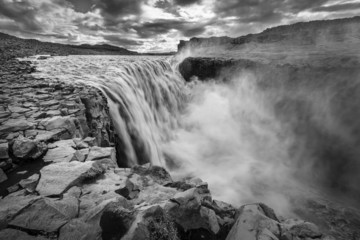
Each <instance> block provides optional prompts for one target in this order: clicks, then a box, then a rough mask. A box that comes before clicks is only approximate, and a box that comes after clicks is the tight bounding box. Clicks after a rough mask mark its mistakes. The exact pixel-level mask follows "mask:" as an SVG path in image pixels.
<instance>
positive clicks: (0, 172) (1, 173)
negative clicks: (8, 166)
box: [0, 168, 8, 183]
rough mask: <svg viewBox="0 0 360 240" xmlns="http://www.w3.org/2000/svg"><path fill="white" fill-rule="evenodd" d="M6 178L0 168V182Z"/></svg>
mask: <svg viewBox="0 0 360 240" xmlns="http://www.w3.org/2000/svg"><path fill="white" fill-rule="evenodd" d="M7 179H8V178H7V176H6V173H4V171H3V170H2V168H0V183H2V182H5V181H6V180H7Z"/></svg>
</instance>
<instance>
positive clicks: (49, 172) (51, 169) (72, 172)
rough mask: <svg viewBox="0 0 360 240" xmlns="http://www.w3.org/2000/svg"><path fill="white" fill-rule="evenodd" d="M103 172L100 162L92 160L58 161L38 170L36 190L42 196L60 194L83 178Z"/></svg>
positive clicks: (89, 177) (92, 176)
mask: <svg viewBox="0 0 360 240" xmlns="http://www.w3.org/2000/svg"><path fill="white" fill-rule="evenodd" d="M103 172H104V168H103V167H102V166H101V164H97V163H94V162H84V163H82V162H78V161H73V162H58V163H53V164H50V165H48V166H45V167H44V168H42V169H41V170H40V174H41V178H40V181H39V183H38V185H37V187H36V191H37V192H38V193H39V194H40V195H43V196H51V195H60V194H62V193H64V192H65V191H66V190H68V189H69V188H71V187H72V186H76V185H79V184H81V183H82V181H83V180H85V179H91V178H95V177H97V176H98V175H100V174H102V173H103Z"/></svg>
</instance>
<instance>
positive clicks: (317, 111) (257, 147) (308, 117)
mask: <svg viewBox="0 0 360 240" xmlns="http://www.w3.org/2000/svg"><path fill="white" fill-rule="evenodd" d="M225 72H226V71H225ZM234 72H235V74H233V75H232V76H231V78H230V80H229V81H227V82H220V81H218V80H216V79H214V80H213V81H206V82H199V81H196V80H195V81H193V82H191V83H190V84H188V85H189V87H190V88H191V97H190V99H189V103H188V106H187V108H186V110H185V111H184V112H183V114H182V116H181V119H180V121H179V122H180V125H181V127H180V128H178V129H177V131H176V133H175V137H174V138H173V140H172V141H170V142H168V143H166V144H164V146H163V151H164V152H165V155H166V156H168V166H170V167H169V168H170V171H171V173H172V175H173V176H174V178H175V179H180V178H184V177H193V176H197V177H199V178H201V179H202V180H204V181H206V182H208V184H209V187H210V190H211V191H212V194H213V196H214V198H215V199H218V200H222V201H226V202H230V203H232V204H233V205H235V206H240V205H242V204H247V203H252V202H264V203H267V204H269V205H270V206H271V207H273V208H274V209H275V210H276V211H277V212H279V213H280V214H282V215H294V212H293V209H292V207H291V205H292V204H291V201H292V199H293V198H297V197H299V196H300V195H302V196H303V197H306V195H309V194H313V193H314V194H316V193H315V192H316V189H320V188H324V187H325V188H328V189H331V190H334V188H336V190H339V189H347V190H348V189H352V190H353V186H354V183H355V182H357V179H358V178H357V177H356V176H355V175H352V173H351V172H354V171H355V172H356V169H357V168H355V170H354V169H351V168H348V166H349V163H354V162H355V163H358V160H357V159H352V156H354V155H356V154H355V152H357V150H356V145H355V138H356V137H354V136H353V131H352V130H353V129H354V126H349V125H345V124H344V122H343V121H342V120H343V118H342V116H341V115H340V116H339V115H338V112H339V111H340V110H339V106H337V105H338V103H339V99H338V98H339V92H336V90H334V85H329V84H328V82H325V83H324V81H323V80H321V81H320V84H319V83H317V87H314V85H312V83H311V82H310V81H308V79H306V78H304V79H303V80H302V81H300V82H299V83H296V84H295V86H294V85H293V84H292V83H291V82H290V83H289V82H287V79H286V78H285V77H284V76H282V75H281V74H280V76H279V75H276V76H267V77H266V79H267V80H268V79H270V80H273V79H272V78H277V79H276V81H270V82H271V83H269V82H267V81H264V75H266V71H263V72H261V74H259V72H254V71H250V70H239V69H237V70H236V71H234ZM224 74H225V73H224ZM325 81H326V80H325ZM335 110H336V111H335ZM340 112H341V111H340ZM171 166H172V167H171ZM174 166H176V167H174ZM351 166H354V164H352V165H351ZM339 170H340V171H339ZM319 191H320V190H319Z"/></svg>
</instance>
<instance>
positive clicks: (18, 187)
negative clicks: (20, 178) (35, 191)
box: [7, 184, 20, 193]
mask: <svg viewBox="0 0 360 240" xmlns="http://www.w3.org/2000/svg"><path fill="white" fill-rule="evenodd" d="M19 189H20V186H19V184H14V185H12V186H10V187H8V188H7V191H8V192H9V193H13V192H16V191H17V190H19Z"/></svg>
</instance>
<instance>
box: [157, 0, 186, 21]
mask: <svg viewBox="0 0 360 240" xmlns="http://www.w3.org/2000/svg"><path fill="white" fill-rule="evenodd" d="M154 7H156V8H161V9H163V10H164V11H165V12H167V13H171V14H173V15H175V16H178V17H179V16H180V14H179V12H178V7H177V6H175V5H173V4H171V3H170V2H169V1H168V0H158V1H156V2H155V4H154Z"/></svg>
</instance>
